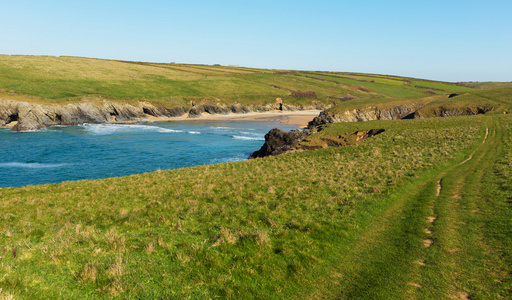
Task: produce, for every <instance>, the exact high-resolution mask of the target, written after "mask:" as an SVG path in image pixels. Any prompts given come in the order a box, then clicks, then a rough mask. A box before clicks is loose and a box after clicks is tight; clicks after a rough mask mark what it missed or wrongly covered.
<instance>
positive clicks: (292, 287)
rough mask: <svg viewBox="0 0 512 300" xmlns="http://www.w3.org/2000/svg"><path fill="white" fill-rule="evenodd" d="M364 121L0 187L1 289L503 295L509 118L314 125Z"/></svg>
mask: <svg viewBox="0 0 512 300" xmlns="http://www.w3.org/2000/svg"><path fill="white" fill-rule="evenodd" d="M372 128H382V129H386V131H385V132H384V133H382V134H380V135H378V136H375V137H373V138H370V139H368V140H366V141H364V142H362V143H359V144H356V145H352V146H347V147H339V148H329V149H321V150H315V151H307V152H301V153H295V154H291V155H283V156H279V157H269V158H265V159H256V160H252V161H244V162H237V163H226V164H219V165H210V166H201V167H194V168H186V169H179V170H173V171H160V172H155V173H149V174H141V175H134V176H128V177H121V178H111V179H103V180H94V181H80V182H65V183H61V184H53V185H42V186H28V187H24V188H4V189H1V190H0V198H1V199H2V200H1V202H0V206H1V209H2V218H0V230H1V231H0V232H1V235H0V241H1V245H2V247H1V251H2V252H1V254H0V256H1V257H2V258H1V261H0V274H2V278H1V279H0V287H1V288H2V293H3V295H13V296H14V297H15V298H22V299H38V298H41V299H42V298H48V297H50V298H62V299H70V298H77V299H78V298H81V299H83V298H110V297H121V298H183V297H191V298H197V299H208V298H215V297H221V298H236V299H240V298H244V299H245V298H259V299H261V298H271V299H289V298H295V297H298V298H301V299H303V298H304V299H305V298H307V299H310V298H315V299H317V298H318V299H320V298H329V299H330V298H347V299H349V298H350V299H352V298H358V299H361V298H367V299H378V298H380V299H410V298H426V299H449V298H450V297H452V296H453V297H458V295H459V294H460V295H466V294H467V295H469V296H470V297H471V298H473V297H475V298H499V297H500V296H503V297H505V298H507V297H510V296H511V294H510V292H511V287H512V286H511V285H512V280H511V278H510V276H509V272H510V263H511V257H510V254H511V253H510V252H511V250H512V247H510V246H511V241H512V240H511V238H512V237H511V235H510V230H507V228H511V227H510V225H512V224H510V222H511V220H512V212H511V211H510V198H511V197H512V194H511V193H510V188H509V186H510V182H509V180H508V178H509V177H508V176H509V173H510V172H511V171H512V164H511V162H512V160H511V159H512V152H511V151H510V149H512V147H511V146H512V145H511V143H512V140H511V136H510V131H511V129H512V119H511V118H510V117H508V116H494V117H485V116H473V117H458V118H431V119H421V120H402V121H371V122H364V123H344V124H342V123H338V124H331V125H330V126H327V128H326V129H325V130H324V131H322V132H321V133H322V134H324V135H327V136H328V135H336V134H338V133H339V132H346V131H353V130H368V129H372ZM486 129H488V132H489V133H488V134H487V135H486V132H487V131H486ZM469 157H471V158H472V159H471V160H469V161H467V162H466V163H464V164H462V163H463V162H464V161H466V160H467V159H468V158H469ZM439 180H441V181H442V190H441V192H440V195H439V196H436V190H437V182H438V181H439ZM430 217H432V218H435V221H434V222H433V223H430V222H429V218H430ZM426 230H428V231H426ZM427 232H429V233H427ZM428 239H429V240H431V241H432V245H431V246H430V247H428V248H427V247H425V246H424V242H425V240H428ZM489 270H492V271H489Z"/></svg>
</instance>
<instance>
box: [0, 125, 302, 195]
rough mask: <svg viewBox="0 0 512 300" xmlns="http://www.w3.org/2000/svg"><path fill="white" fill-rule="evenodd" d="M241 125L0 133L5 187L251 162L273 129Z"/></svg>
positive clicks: (0, 168)
mask: <svg viewBox="0 0 512 300" xmlns="http://www.w3.org/2000/svg"><path fill="white" fill-rule="evenodd" d="M276 127H277V128H281V129H284V130H291V129H296V128H297V126H294V125H285V124H280V123H264V122H242V121H194V122H182V123H174V122H173V123H147V124H145V123H144V124H133V125H120V124H113V125H105V124H85V125H82V126H67V127H51V128H48V129H45V130H42V131H33V132H9V130H8V129H0V187H20V186H25V185H30V184H32V185H35V184H46V183H57V182H62V181H69V180H82V179H98V178H106V177H115V176H124V175H130V174H139V173H145V172H152V171H156V170H166V169H176V168H183V167H189V166H197V165H205V164H217V163H223V162H231V161H239V160H246V159H247V157H248V156H249V155H250V154H251V153H252V152H254V151H256V150H258V149H259V148H260V147H261V146H262V145H263V143H264V140H265V138H264V136H265V134H266V133H267V132H268V131H269V130H270V129H272V128H276Z"/></svg>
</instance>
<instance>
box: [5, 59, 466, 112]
mask: <svg viewBox="0 0 512 300" xmlns="http://www.w3.org/2000/svg"><path fill="white" fill-rule="evenodd" d="M472 90H474V88H471V87H466V86H460V85H456V84H452V83H446V82H434V81H426V80H420V79H411V78H402V77H396V76H381V75H372V74H353V73H325V72H296V71H280V70H262V69H250V68H242V67H224V66H207V65H183V64H158V63H142V62H126V61H112V60H101V59H91V58H80V57H51V56H16V55H13V56H9V55H0V98H14V99H16V100H23V101H29V102H42V103H71V102H79V101H82V100H97V99H109V100H113V101H123V102H130V101H149V102H153V103H155V104H162V105H165V106H168V107H172V106H178V105H188V104H189V103H190V101H196V102H197V101H202V100H207V101H215V102H218V103H221V104H233V103H240V104H242V105H250V104H255V105H262V104H267V103H271V102H274V101H275V99H276V98H282V99H283V100H284V101H285V103H288V104H293V105H312V104H324V105H329V104H337V102H339V100H337V99H339V98H343V97H356V98H389V97H393V98H421V97H425V96H427V95H426V93H431V94H449V93H453V92H467V91H472ZM292 91H314V92H315V93H316V95H317V96H316V97H315V98H300V99H296V98H294V97H292V96H291V93H292ZM11 92H13V93H11Z"/></svg>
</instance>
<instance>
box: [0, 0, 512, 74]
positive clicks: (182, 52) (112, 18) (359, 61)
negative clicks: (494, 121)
mask: <svg viewBox="0 0 512 300" xmlns="http://www.w3.org/2000/svg"><path fill="white" fill-rule="evenodd" d="M0 11H2V15H1V18H0V54H29V55H71V56H84V57H96V58H108V59H123V60H136V61H153V62H178V63H194V64H217V63H218V64H223V65H240V66H246V67H260V68H270V69H295V70H299V69H300V70H323V71H350V72H365V73H379V74H393V75H403V76H411V77H419V78H426V79H436V80H446V81H512V1H510V0H486V1H483V0H480V1H474V0H466V1H453V0H444V1H437V0H431V1H393V0H389V1H372V0H366V1H365V0H362V1H356V0H350V1H348V0H336V1H334V0H333V1H326V0H316V1H302V0H294V1H284V0H274V1H267V0H260V1H243V0H239V1H230V0H225V1H222V0H220V1H200V0H189V1H162V0H159V1H151V0H145V1H130V0H125V1H117V0H114V1H108V0H107V1H106V0H101V1H97V0H88V1H78V0H75V1H72V0H67V1H62V0H50V1H44V0H39V1H33V0H16V1H7V0H3V1H1V2H0Z"/></svg>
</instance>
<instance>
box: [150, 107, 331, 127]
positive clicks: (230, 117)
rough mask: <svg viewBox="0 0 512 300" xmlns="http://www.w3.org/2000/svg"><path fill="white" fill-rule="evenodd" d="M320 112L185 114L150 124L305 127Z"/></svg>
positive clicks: (157, 119)
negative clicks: (232, 123)
mask: <svg viewBox="0 0 512 300" xmlns="http://www.w3.org/2000/svg"><path fill="white" fill-rule="evenodd" d="M320 112H321V110H302V111H269V112H251V113H246V114H227V115H218V114H209V113H203V114H202V115H201V116H199V117H196V118H189V117H188V114H185V115H183V116H181V117H177V118H165V119H161V118H154V117H153V118H151V119H150V122H162V121H163V122H169V121H190V122H194V121H196V120H197V121H202V120H212V121H214V120H219V121H259V122H274V123H282V124H290V125H299V126H301V127H305V126H307V125H308V123H309V121H311V120H313V119H314V118H315V117H317V116H318V115H319V114H320Z"/></svg>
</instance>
